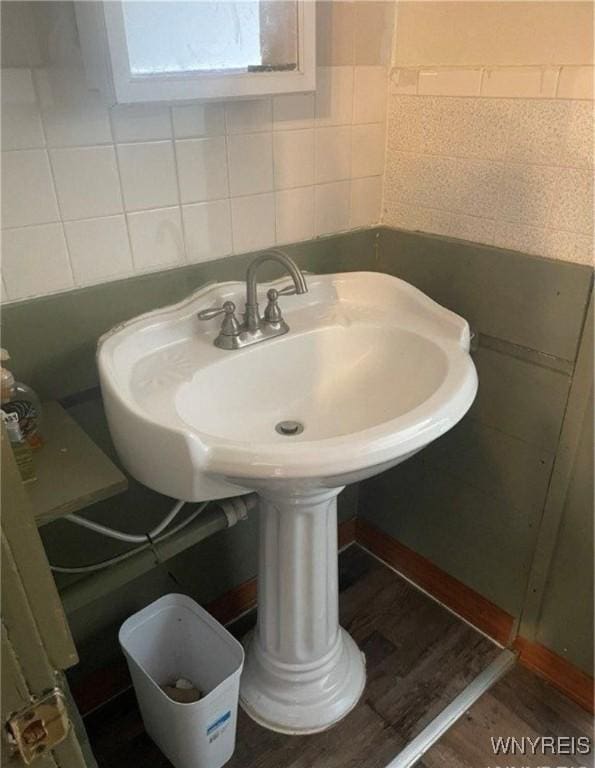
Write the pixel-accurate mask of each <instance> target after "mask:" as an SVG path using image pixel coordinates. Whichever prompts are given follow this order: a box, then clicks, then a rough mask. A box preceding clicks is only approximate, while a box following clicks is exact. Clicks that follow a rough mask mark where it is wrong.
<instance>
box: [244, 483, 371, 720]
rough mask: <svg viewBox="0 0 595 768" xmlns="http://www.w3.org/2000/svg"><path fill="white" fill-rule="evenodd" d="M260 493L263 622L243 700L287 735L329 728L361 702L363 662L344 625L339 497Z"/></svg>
mask: <svg viewBox="0 0 595 768" xmlns="http://www.w3.org/2000/svg"><path fill="white" fill-rule="evenodd" d="M341 490H342V489H341V488H334V489H332V490H324V491H322V492H316V493H312V494H308V495H306V494H304V495H294V496H291V495H289V494H287V495H281V494H279V495H273V494H268V493H265V494H260V500H261V507H260V561H259V573H258V624H257V627H256V630H255V632H254V634H253V636H252V638H251V640H250V644H249V647H248V650H247V654H246V663H245V666H244V672H243V674H242V680H241V685H240V703H241V705H242V707H243V708H244V709H245V710H246V712H248V714H249V715H250V716H251V717H252V718H253V719H254V720H256V721H257V722H259V723H260V724H262V725H264V726H265V727H267V728H270V729H272V730H275V731H280V732H282V733H315V732H317V731H323V730H325V729H326V728H329V727H330V726H331V725H333V724H334V723H336V722H337V721H338V720H340V719H341V718H342V717H344V716H345V715H346V714H347V713H348V712H349V711H350V710H351V709H352V708H353V707H354V706H355V704H356V703H357V701H358V699H359V697H360V695H361V693H362V691H363V689H364V685H365V682H366V672H365V659H364V656H363V654H362V653H361V652H360V650H359V649H358V647H357V645H356V644H355V642H354V641H353V640H352V638H351V637H350V636H349V634H348V633H347V632H346V631H345V630H344V629H342V628H341V627H340V626H339V605H338V597H339V593H338V567H337V496H338V495H339V493H340V491H341Z"/></svg>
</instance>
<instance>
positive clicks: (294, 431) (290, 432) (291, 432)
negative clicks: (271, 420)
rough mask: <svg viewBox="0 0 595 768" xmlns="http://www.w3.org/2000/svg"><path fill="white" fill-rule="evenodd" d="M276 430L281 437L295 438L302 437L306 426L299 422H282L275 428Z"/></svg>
mask: <svg viewBox="0 0 595 768" xmlns="http://www.w3.org/2000/svg"><path fill="white" fill-rule="evenodd" d="M275 430H276V431H277V432H278V433H279V434H280V435H285V436H286V437H294V436H295V435H300V434H301V433H302V432H303V431H304V425H303V424H302V423H301V422H299V421H280V422H279V423H278V424H277V426H276V427H275Z"/></svg>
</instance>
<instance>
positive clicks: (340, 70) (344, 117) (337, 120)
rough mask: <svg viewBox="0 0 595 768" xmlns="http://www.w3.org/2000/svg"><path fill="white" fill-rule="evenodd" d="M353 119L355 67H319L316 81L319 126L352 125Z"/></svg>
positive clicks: (317, 120)
mask: <svg viewBox="0 0 595 768" xmlns="http://www.w3.org/2000/svg"><path fill="white" fill-rule="evenodd" d="M352 118H353V67H349V66H344V67H319V68H318V70H317V80H316V122H317V124H318V125H320V126H326V125H350V124H351V121H352Z"/></svg>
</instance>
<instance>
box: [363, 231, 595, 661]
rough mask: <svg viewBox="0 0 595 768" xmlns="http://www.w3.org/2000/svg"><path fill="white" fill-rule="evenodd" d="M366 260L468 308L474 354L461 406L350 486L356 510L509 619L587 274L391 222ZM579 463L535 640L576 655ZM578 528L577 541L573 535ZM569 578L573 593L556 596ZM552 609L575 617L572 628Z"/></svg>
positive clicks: (586, 595) (585, 640)
mask: <svg viewBox="0 0 595 768" xmlns="http://www.w3.org/2000/svg"><path fill="white" fill-rule="evenodd" d="M379 267H380V268H381V269H382V270H383V271H386V272H389V273H391V274H394V275H397V276H398V277H402V278H403V279H405V280H407V281H408V282H411V283H413V284H414V285H416V286H418V287H419V288H421V289H422V290H423V291H424V292H426V293H427V294H428V295H430V296H432V298H434V299H435V300H436V301H438V302H440V303H441V304H443V305H444V306H447V307H449V308H450V309H452V310H454V311H455V312H458V313H459V314H461V315H462V316H464V317H466V318H467V319H468V320H469V322H470V324H471V326H472V327H473V328H474V329H475V330H476V332H477V333H478V334H479V349H478V350H477V351H476V352H475V353H474V361H475V364H476V366H477V369H478V373H479V392H478V396H477V399H476V401H475V403H474V405H473V406H472V408H471V410H470V412H469V414H468V415H467V416H466V417H465V418H464V419H463V420H462V421H461V423H460V424H459V425H457V427H455V428H454V429H453V430H452V431H451V432H449V433H448V434H447V435H445V436H444V437H442V438H440V440H437V441H436V442H435V443H433V444H432V445H430V446H429V447H428V448H427V449H426V450H424V451H422V452H421V453H419V454H418V455H417V456H415V457H413V458H412V459H410V460H409V461H407V462H405V463H404V464H402V465H400V466H398V467H395V468H394V469H392V470H390V471H389V472H385V473H384V474H383V475H380V476H378V477H375V478H372V479H370V480H367V481H366V482H364V483H362V484H361V485H360V504H359V514H361V515H362V516H363V517H365V518H366V519H367V520H369V521H370V522H371V523H373V524H374V525H376V526H378V527H380V528H381V529H382V530H385V531H386V532H387V533H389V534H390V535H392V536H394V537H396V538H397V539H399V540H400V541H402V542H403V543H404V544H405V545H407V546H408V547H410V548H412V549H414V550H415V551H417V552H419V553H421V554H422V555H424V556H425V557H427V558H429V559H430V560H432V561H433V562H435V563H436V564H437V565H439V566H440V567H441V568H443V569H444V570H445V571H447V572H448V573H450V574H452V575H453V576H455V577H456V578H458V579H460V580H461V581H463V582H465V583H466V584H468V585H469V586H471V587H472V588H473V589H475V590H477V591H478V592H480V593H481V594H483V595H485V596H486V597H488V598H489V599H491V600H492V601H493V602H495V603H496V604H497V605H499V606H501V607H502V608H504V609H505V610H506V611H508V612H509V613H511V614H512V615H513V616H515V617H519V616H520V614H521V611H522V608H523V603H524V600H525V592H526V589H527V581H528V577H529V572H530V569H531V564H532V558H533V552H534V549H535V545H536V540H537V536H538V532H539V530H540V524H541V520H542V515H543V511H544V505H545V502H546V495H547V493H548V486H549V483H550V478H551V474H552V468H553V465H554V460H555V457H556V451H557V448H558V441H559V438H560V431H561V429H562V424H563V420H564V415H565V410H566V406H567V400H568V394H569V389H570V384H571V378H572V372H573V366H574V361H575V357H576V353H577V349H578V344H579V340H580V336H581V329H582V325H583V322H584V319H585V311H586V308H587V303H588V299H589V295H590V290H591V280H592V272H591V270H590V269H589V268H587V267H582V266H579V265H574V264H563V263H560V262H554V261H549V260H546V259H541V258H536V257H530V256H525V255H522V254H518V253H514V252H508V251H502V250H499V249H495V248H490V247H484V246H480V245H475V244H470V243H462V242H458V241H452V240H448V239H444V238H437V237H432V236H425V235H421V234H417V233H416V234H414V233H407V232H398V231H392V230H383V231H381V236H380V242H379ZM587 443H588V438H585V444H587ZM581 467H583V469H582V472H581V470H580V469H579V468H577V471H576V480H575V492H574V493H570V494H569V502H568V504H569V509H568V511H567V515H566V517H565V520H566V521H567V531H566V532H564V531H563V534H564V537H565V538H564V539H561V541H560V549H559V554H558V555H557V557H558V561H557V562H558V565H557V566H555V567H554V570H553V571H552V576H551V580H550V582H551V584H550V592H549V593H548V596H547V598H546V601H545V605H544V613H543V628H542V630H541V637H542V639H543V641H544V642H545V643H546V645H550V646H551V647H553V648H554V649H560V648H562V647H566V648H567V649H568V654H567V655H568V657H569V658H570V659H571V660H573V661H574V662H575V663H577V664H579V663H583V664H584V663H586V662H587V661H588V659H587V657H588V656H589V653H590V650H591V647H592V640H591V641H590V640H589V635H588V634H587V633H586V627H587V626H588V625H590V624H592V611H591V610H590V608H591V606H592V599H591V592H590V591H589V590H588V589H587V588H586V583H587V581H588V580H589V579H590V578H591V577H590V574H591V569H592V561H593V554H592V546H591V543H592V537H590V536H588V530H587V520H586V518H585V506H588V507H589V508H590V509H591V510H592V493H590V491H589V489H588V487H587V481H588V480H589V478H591V479H592V466H587V462H586V461H585V462H583V464H581ZM572 500H574V502H573V501H572ZM585 535H586V537H585V538H584V539H583V541H582V546H580V547H579V546H578V541H576V539H577V538H578V537H581V536H585ZM572 553H573V554H574V556H575V557H577V563H578V564H579V565H578V567H577V568H576V569H575V570H576V573H575V574H574V575H572V576H570V575H569V574H567V573H566V567H567V559H568V558H569V557H572ZM565 590H566V592H567V594H564V591H565ZM572 590H576V592H575V594H577V595H580V599H578V600H575V601H574V603H573V607H572V608H570V607H569V605H568V603H569V597H570V592H571V591H572ZM561 601H564V602H565V604H566V605H565V607H562V604H561ZM570 602H572V601H570ZM566 614H572V615H573V616H574V618H575V620H576V622H578V624H577V623H576V622H575V625H573V626H577V631H576V633H575V634H574V635H573V637H570V635H571V634H572V633H573V632H574V629H569V626H568V624H566V625H565V619H566ZM579 614H580V616H581V619H580V621H578V619H577V616H578V615H579ZM546 626H547V630H546ZM556 633H557V634H556ZM546 638H547V640H546ZM562 638H565V640H564V641H563V640H562ZM571 646H572V648H571Z"/></svg>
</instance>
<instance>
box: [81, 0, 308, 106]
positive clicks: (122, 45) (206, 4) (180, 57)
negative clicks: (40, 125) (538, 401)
mask: <svg viewBox="0 0 595 768" xmlns="http://www.w3.org/2000/svg"><path fill="white" fill-rule="evenodd" d="M89 5H95V6H99V7H100V8H101V13H100V14H99V16H98V15H97V14H96V13H95V14H93V13H91V12H90V11H89V8H85V6H89ZM314 16H315V14H314V3H313V2H312V1H311V0H239V1H238V2H235V1H234V0H190V1H188V0H169V1H167V0H159V1H154V0H108V1H107V2H103V3H80V4H79V7H78V9H77V19H78V23H79V29H80V31H81V44H83V45H84V44H85V41H86V42H87V47H88V49H89V50H88V55H87V56H86V60H87V63H88V68H89V63H90V62H91V65H92V66H93V67H96V66H97V65H101V58H102V57H101V56H100V55H97V48H98V47H97V45H96V37H97V34H98V30H100V29H101V27H103V29H104V33H105V36H104V40H105V44H106V46H107V49H108V54H109V61H110V64H111V67H110V72H109V74H108V76H109V75H111V81H112V85H113V93H114V95H115V98H114V101H116V102H118V103H127V102H139V101H179V100H187V99H205V98H206V99H209V98H212V99H221V98H228V97H238V96H240V97H241V96H256V95H263V94H271V93H287V92H292V91H309V90H313V89H314V87H315V78H314V72H315V62H314V51H315V42H314V24H315V20H314ZM90 24H92V25H93V27H94V31H91V30H90V26H89V25H90ZM89 41H91V42H92V44H89ZM103 58H104V59H105V57H103ZM91 60H93V61H91ZM92 79H95V80H98V79H101V78H97V77H95V78H92Z"/></svg>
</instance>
